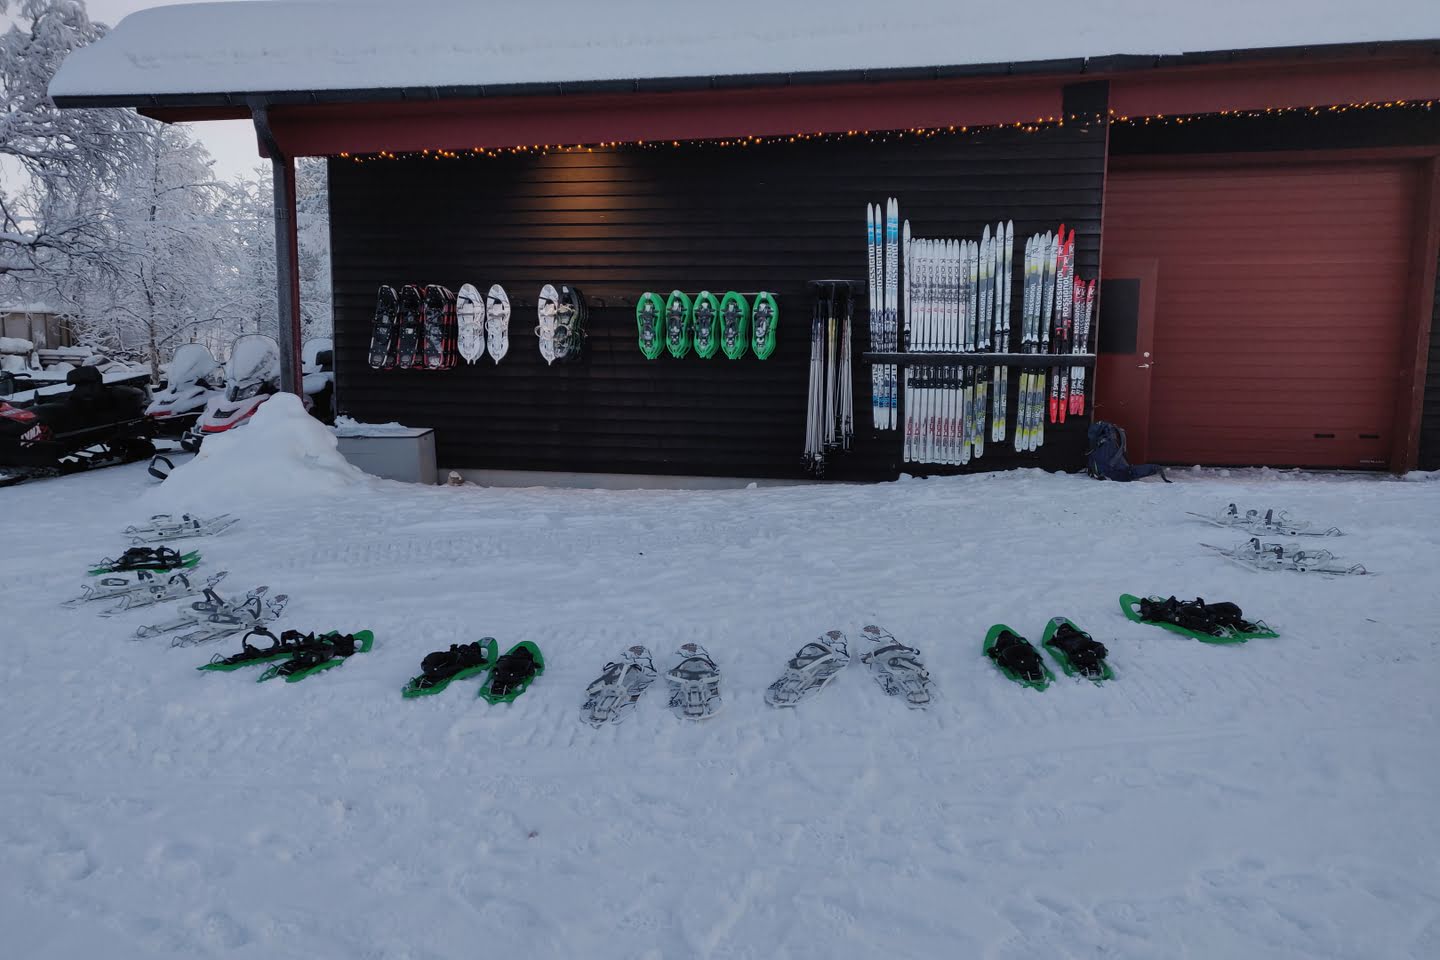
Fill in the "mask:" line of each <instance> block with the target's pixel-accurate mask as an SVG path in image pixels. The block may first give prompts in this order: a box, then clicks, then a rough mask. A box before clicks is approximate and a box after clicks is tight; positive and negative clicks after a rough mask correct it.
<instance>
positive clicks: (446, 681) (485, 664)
mask: <svg viewBox="0 0 1440 960" xmlns="http://www.w3.org/2000/svg"><path fill="white" fill-rule="evenodd" d="M499 649H500V646H499V644H498V643H497V642H496V640H495V638H494V637H485V638H484V639H481V640H478V641H476V642H474V643H458V644H457V643H452V644H451V645H450V649H449V650H437V651H435V652H434V653H430V654H426V656H425V659H423V660H422V661H420V670H421V671H422V672H421V674H420V675H419V676H418V677H412V678H411V679H410V682H409V683H407V684H406V685H405V689H404V691H403V696H404V697H405V698H406V699H407V700H408V699H413V698H415V697H427V696H430V695H432V694H436V693H439V692H441V691H442V690H444V689H445V688H446V687H448V686H450V684H451V683H453V682H455V681H456V680H464V679H466V678H467V677H473V676H476V675H478V674H481V673H486V672H487V671H488V676H486V678H485V680H484V682H483V683H481V684H480V690H479V693H478V695H479V697H480V698H481V699H482V700H484V701H485V702H487V703H509V702H510V701H512V700H514V699H515V698H516V697H518V696H520V695H521V694H522V693H524V692H525V691H526V690H528V689H529V688H530V684H531V682H532V681H534V679H535V678H536V677H537V676H539V675H540V674H542V673H544V672H545V658H544V656H542V655H541V653H540V648H539V647H537V646H536V645H535V644H533V643H531V642H530V641H528V640H525V641H522V642H520V643H517V644H516V645H515V646H513V647H511V648H510V650H509V651H508V652H507V653H506V654H505V655H504V656H497V653H498V651H499Z"/></svg>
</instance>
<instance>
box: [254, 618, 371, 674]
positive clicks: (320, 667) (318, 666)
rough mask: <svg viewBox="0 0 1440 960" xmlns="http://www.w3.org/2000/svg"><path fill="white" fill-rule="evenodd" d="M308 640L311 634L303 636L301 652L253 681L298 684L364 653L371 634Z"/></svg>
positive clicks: (363, 632) (361, 633)
mask: <svg viewBox="0 0 1440 960" xmlns="http://www.w3.org/2000/svg"><path fill="white" fill-rule="evenodd" d="M312 637H314V634H308V635H306V637H305V642H304V648H303V649H301V650H300V651H298V652H297V653H295V654H293V655H292V656H291V657H290V658H289V659H288V660H282V661H281V662H280V663H277V664H275V665H274V666H273V667H270V668H269V669H268V670H266V671H265V672H264V673H262V674H260V676H258V677H256V678H255V682H256V683H264V682H265V681H266V680H273V679H275V678H276V677H284V678H285V682H286V683H298V682H300V681H301V680H304V679H305V678H306V677H313V676H314V675H315V674H317V673H322V672H324V671H326V670H329V669H330V668H331V667H338V666H341V665H342V664H344V663H345V661H346V660H348V659H350V658H351V657H353V656H354V655H355V654H357V653H368V652H369V651H370V648H371V647H372V646H374V645H375V634H373V633H371V632H370V631H369V630H360V631H357V632H355V633H353V634H351V633H339V632H331V633H327V634H323V635H322V636H320V637H318V638H315V639H313V640H312V639H311V638H312Z"/></svg>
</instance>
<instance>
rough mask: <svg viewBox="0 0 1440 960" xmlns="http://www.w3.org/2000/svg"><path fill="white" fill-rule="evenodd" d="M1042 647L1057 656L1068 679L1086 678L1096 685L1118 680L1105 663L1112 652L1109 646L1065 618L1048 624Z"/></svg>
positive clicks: (1056, 618)
mask: <svg viewBox="0 0 1440 960" xmlns="http://www.w3.org/2000/svg"><path fill="white" fill-rule="evenodd" d="M1040 645H1041V646H1043V647H1045V648H1046V649H1048V650H1049V651H1050V652H1051V654H1053V655H1054V657H1055V659H1056V661H1057V662H1058V663H1059V664H1060V669H1062V670H1064V671H1065V675H1066V676H1069V677H1084V678H1085V679H1087V680H1092V681H1094V682H1095V683H1100V682H1101V681H1103V680H1113V679H1114V678H1115V672H1114V671H1113V670H1111V669H1110V664H1108V663H1106V662H1105V656H1106V654H1108V653H1109V652H1110V651H1108V650H1106V649H1105V644H1103V643H1101V642H1100V641H1098V640H1096V639H1095V638H1094V637H1092V636H1090V634H1088V633H1086V632H1085V631H1084V630H1081V629H1080V628H1079V627H1077V626H1075V624H1074V623H1072V622H1070V621H1069V620H1067V619H1066V618H1065V617H1055V618H1053V619H1052V620H1051V621H1050V622H1049V623H1048V624H1047V625H1046V627H1045V636H1044V637H1043V638H1042V639H1041V641H1040Z"/></svg>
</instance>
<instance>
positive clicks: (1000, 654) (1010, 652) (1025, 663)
mask: <svg viewBox="0 0 1440 960" xmlns="http://www.w3.org/2000/svg"><path fill="white" fill-rule="evenodd" d="M984 650H985V655H986V656H987V657H989V658H990V659H991V660H993V661H995V666H997V667H999V668H1000V672H1001V673H1003V674H1005V676H1007V677H1009V678H1010V679H1011V680H1014V681H1015V682H1016V683H1018V684H1020V685H1021V686H1025V687H1030V688H1031V689H1034V690H1044V689H1045V688H1046V687H1048V686H1050V682H1051V681H1052V680H1054V679H1055V674H1053V673H1051V672H1050V668H1049V667H1047V666H1045V661H1044V659H1043V658H1042V657H1041V656H1040V651H1038V650H1036V649H1035V647H1034V646H1033V645H1032V644H1031V643H1030V641H1029V640H1026V639H1025V638H1024V637H1022V636H1020V634H1018V633H1016V632H1015V631H1014V630H1011V629H1010V628H1009V627H1007V626H1005V624H1003V623H997V624H995V626H993V627H991V628H990V632H989V633H987V634H985V646H984Z"/></svg>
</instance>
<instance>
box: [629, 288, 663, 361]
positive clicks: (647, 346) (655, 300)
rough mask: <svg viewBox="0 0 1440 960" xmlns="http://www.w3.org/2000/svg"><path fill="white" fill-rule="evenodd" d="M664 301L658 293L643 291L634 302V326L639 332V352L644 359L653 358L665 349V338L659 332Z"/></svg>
mask: <svg viewBox="0 0 1440 960" xmlns="http://www.w3.org/2000/svg"><path fill="white" fill-rule="evenodd" d="M664 313H665V301H664V300H661V299H660V294H658V293H644V294H641V295H640V299H639V301H638V302H636V304H635V326H636V327H637V328H638V329H639V333H640V352H641V353H642V354H644V355H645V359H646V360H654V359H655V358H657V357H659V356H660V354H661V353H662V352H664V350H665V338H664V335H663V334H662V333H661V324H662V322H663V321H662V317H663V315H664Z"/></svg>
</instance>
